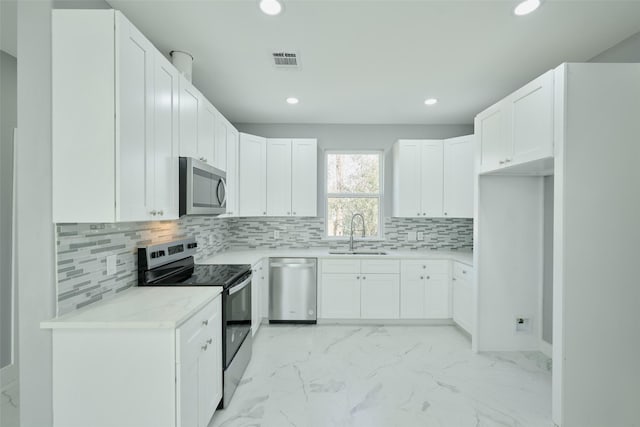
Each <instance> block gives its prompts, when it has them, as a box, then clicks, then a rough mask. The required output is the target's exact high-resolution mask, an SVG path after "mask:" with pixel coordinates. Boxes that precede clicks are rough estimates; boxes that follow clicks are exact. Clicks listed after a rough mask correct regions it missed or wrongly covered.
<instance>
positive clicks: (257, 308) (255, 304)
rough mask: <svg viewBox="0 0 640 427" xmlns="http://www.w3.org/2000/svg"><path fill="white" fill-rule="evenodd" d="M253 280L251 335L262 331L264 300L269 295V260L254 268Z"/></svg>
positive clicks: (256, 264)
mask: <svg viewBox="0 0 640 427" xmlns="http://www.w3.org/2000/svg"><path fill="white" fill-rule="evenodd" d="M252 273H253V277H252V278H251V335H252V336H253V335H255V334H256V332H258V329H260V325H261V324H262V319H263V318H264V317H265V313H264V299H265V298H268V294H269V258H264V259H261V260H260V261H258V262H256V263H255V264H254V265H253V266H252Z"/></svg>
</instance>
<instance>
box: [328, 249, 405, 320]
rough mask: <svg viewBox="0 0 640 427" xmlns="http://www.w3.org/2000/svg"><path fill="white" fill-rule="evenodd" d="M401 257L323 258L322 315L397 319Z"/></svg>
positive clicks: (329, 316)
mask: <svg viewBox="0 0 640 427" xmlns="http://www.w3.org/2000/svg"><path fill="white" fill-rule="evenodd" d="M399 269H400V261H397V260H355V259H325V260H322V261H321V272H322V273H321V274H322V276H321V280H320V282H321V291H320V295H321V297H320V298H321V299H320V318H323V319H397V318H398V314H399V306H400V275H399Z"/></svg>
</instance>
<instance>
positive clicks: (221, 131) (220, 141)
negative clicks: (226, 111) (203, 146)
mask: <svg viewBox="0 0 640 427" xmlns="http://www.w3.org/2000/svg"><path fill="white" fill-rule="evenodd" d="M215 132H216V134H215V142H214V155H213V160H214V162H213V166H215V167H216V168H218V169H220V170H222V171H226V170H227V121H226V120H225V118H224V116H223V115H222V114H220V113H219V112H216V130H215Z"/></svg>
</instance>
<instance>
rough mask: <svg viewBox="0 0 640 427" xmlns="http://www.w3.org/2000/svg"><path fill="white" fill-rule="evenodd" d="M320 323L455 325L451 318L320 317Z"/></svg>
mask: <svg viewBox="0 0 640 427" xmlns="http://www.w3.org/2000/svg"><path fill="white" fill-rule="evenodd" d="M318 325H368V326H454V325H455V323H453V320H451V319H430V320H427V319H425V320H413V319H318Z"/></svg>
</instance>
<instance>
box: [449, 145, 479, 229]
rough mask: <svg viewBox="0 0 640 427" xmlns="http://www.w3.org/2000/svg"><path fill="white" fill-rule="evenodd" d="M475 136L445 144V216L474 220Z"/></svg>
mask: <svg viewBox="0 0 640 427" xmlns="http://www.w3.org/2000/svg"><path fill="white" fill-rule="evenodd" d="M473 141H474V137H473V135H470V136H464V137H460V138H452V139H448V140H446V141H445V142H444V192H443V200H444V212H443V213H444V216H446V217H452V218H473V173H474V171H473V169H474V168H473V165H474V160H473Z"/></svg>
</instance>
